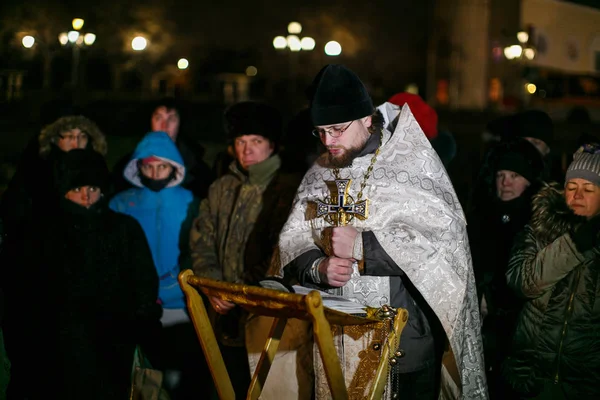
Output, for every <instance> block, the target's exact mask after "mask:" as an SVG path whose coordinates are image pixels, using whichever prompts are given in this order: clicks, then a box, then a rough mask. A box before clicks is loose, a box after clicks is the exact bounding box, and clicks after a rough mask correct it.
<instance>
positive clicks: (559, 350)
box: [554, 268, 581, 384]
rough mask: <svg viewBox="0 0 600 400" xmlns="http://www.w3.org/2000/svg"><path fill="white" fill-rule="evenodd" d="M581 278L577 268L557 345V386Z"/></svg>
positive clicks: (555, 379)
mask: <svg viewBox="0 0 600 400" xmlns="http://www.w3.org/2000/svg"><path fill="white" fill-rule="evenodd" d="M580 276H581V268H577V271H576V274H575V279H573V283H572V286H571V296H569V306H568V307H567V311H566V313H565V322H564V324H563V329H562V333H561V337H560V344H559V345H558V354H557V356H556V374H555V375H554V383H555V384H558V382H559V380H560V377H559V375H560V372H559V370H560V358H561V354H562V347H563V343H564V341H565V335H566V334H567V325H568V324H569V318H570V317H571V313H572V311H573V298H575V290H576V289H577V286H578V285H579V278H580Z"/></svg>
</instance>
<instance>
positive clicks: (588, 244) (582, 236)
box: [571, 216, 600, 253]
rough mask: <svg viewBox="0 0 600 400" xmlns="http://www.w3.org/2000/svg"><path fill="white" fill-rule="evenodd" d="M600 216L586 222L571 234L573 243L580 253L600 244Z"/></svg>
mask: <svg viewBox="0 0 600 400" xmlns="http://www.w3.org/2000/svg"><path fill="white" fill-rule="evenodd" d="M599 236H600V216H596V217H594V218H591V219H590V220H588V221H586V222H584V223H583V224H582V225H581V226H580V227H579V228H577V230H575V232H574V233H572V234H571V238H572V239H573V243H575V247H577V250H578V251H579V252H580V253H583V252H585V251H588V250H591V249H593V248H594V247H596V246H598V245H599V244H600V238H599Z"/></svg>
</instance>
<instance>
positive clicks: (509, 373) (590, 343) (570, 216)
mask: <svg viewBox="0 0 600 400" xmlns="http://www.w3.org/2000/svg"><path fill="white" fill-rule="evenodd" d="M565 181H566V183H565V185H564V189H563V188H561V187H559V186H558V185H554V186H548V187H545V188H544V189H542V190H541V191H540V192H539V194H538V195H536V196H535V198H534V201H533V216H532V219H531V223H530V224H529V225H528V226H527V228H526V229H525V230H524V231H523V233H522V234H521V235H520V236H519V237H518V238H517V240H516V241H515V248H514V251H513V254H512V257H511V259H510V262H509V269H508V272H507V274H506V278H507V281H508V286H509V287H510V288H511V289H513V290H514V291H515V293H516V294H518V295H519V296H520V297H521V298H523V299H525V305H524V307H523V311H522V312H521V313H520V315H519V318H518V323H517V328H516V331H515V335H514V340H513V343H512V349H511V355H510V357H509V358H508V359H507V360H506V362H505V364H504V368H503V375H504V377H505V378H506V380H507V381H508V382H509V383H510V386H511V387H512V389H514V390H515V391H516V392H517V393H515V394H512V395H511V396H510V397H507V398H511V399H521V398H523V399H525V398H527V399H533V398H535V399H540V400H546V399H548V400H550V399H557V400H562V399H577V400H583V399H598V398H600V146H598V145H588V146H583V147H582V148H580V149H579V150H578V151H577V152H576V153H575V156H574V160H573V162H572V163H571V165H570V166H569V168H568V170H567V174H566V179H565Z"/></svg>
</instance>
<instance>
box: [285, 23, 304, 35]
mask: <svg viewBox="0 0 600 400" xmlns="http://www.w3.org/2000/svg"><path fill="white" fill-rule="evenodd" d="M288 32H289V33H290V34H292V35H297V34H299V33H300V32H302V25H301V24H300V23H299V22H290V23H289V24H288Z"/></svg>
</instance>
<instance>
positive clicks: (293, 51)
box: [273, 21, 315, 98]
mask: <svg viewBox="0 0 600 400" xmlns="http://www.w3.org/2000/svg"><path fill="white" fill-rule="evenodd" d="M287 30H288V35H287V36H276V37H275V38H274V39H273V47H274V48H275V50H277V51H286V50H287V51H289V54H288V57H287V58H288V63H289V66H288V73H289V79H290V81H291V83H290V86H289V94H290V96H291V97H292V98H293V97H294V96H295V93H296V84H297V82H296V79H297V75H298V65H297V64H298V55H299V53H300V52H307V51H312V50H314V48H315V40H314V39H313V38H312V37H310V36H305V37H302V38H300V37H299V36H298V35H299V34H300V33H301V32H302V25H301V24H300V23H299V22H295V21H294V22H290V23H289V24H288V27H287Z"/></svg>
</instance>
